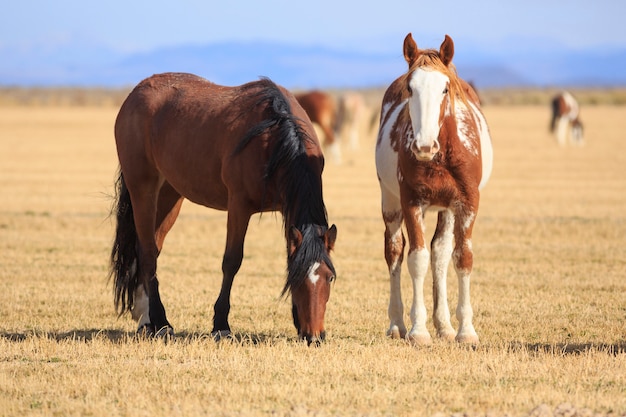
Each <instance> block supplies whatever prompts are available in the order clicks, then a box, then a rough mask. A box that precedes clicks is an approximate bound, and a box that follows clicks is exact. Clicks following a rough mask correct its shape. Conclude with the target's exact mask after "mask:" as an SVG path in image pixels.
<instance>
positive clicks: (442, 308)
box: [430, 210, 456, 340]
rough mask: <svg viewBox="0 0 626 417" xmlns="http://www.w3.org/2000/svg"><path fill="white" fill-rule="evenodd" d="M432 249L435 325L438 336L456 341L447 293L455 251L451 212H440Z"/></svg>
mask: <svg viewBox="0 0 626 417" xmlns="http://www.w3.org/2000/svg"><path fill="white" fill-rule="evenodd" d="M430 248H431V254H432V255H431V269H432V273H433V303H434V308H433V323H434V325H435V329H436V330H437V336H439V337H440V338H442V339H446V340H454V336H455V335H456V332H455V331H454V328H453V327H452V324H451V322H450V309H449V307H448V292H447V278H448V266H449V265H450V259H451V256H452V250H453V249H454V215H453V214H452V212H451V211H449V210H444V211H440V212H439V214H438V218H437V228H436V230H435V234H434V235H433V240H432V242H431V247H430Z"/></svg>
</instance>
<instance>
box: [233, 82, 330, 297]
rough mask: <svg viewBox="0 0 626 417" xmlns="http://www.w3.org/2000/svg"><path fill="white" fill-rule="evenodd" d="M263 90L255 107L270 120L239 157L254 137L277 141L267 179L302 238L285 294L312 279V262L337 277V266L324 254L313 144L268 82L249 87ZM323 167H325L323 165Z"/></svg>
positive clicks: (253, 132)
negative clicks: (311, 158) (268, 134)
mask: <svg viewBox="0 0 626 417" xmlns="http://www.w3.org/2000/svg"><path fill="white" fill-rule="evenodd" d="M259 84H260V85H261V89H260V90H259V91H258V92H256V93H255V95H254V99H255V100H256V102H255V105H257V106H261V105H264V106H266V109H267V111H266V119H264V120H263V121H261V122H260V123H259V124H257V125H256V126H254V127H252V128H251V129H250V130H248V132H247V133H246V135H245V136H244V137H243V138H242V139H241V141H240V142H239V144H238V146H237V148H236V149H235V154H236V153H238V152H240V151H241V150H243V149H244V148H245V147H246V146H247V145H248V144H249V143H250V142H251V141H252V140H253V139H254V138H255V137H257V136H259V135H262V134H264V133H266V132H268V131H272V132H273V133H274V138H275V140H276V142H275V144H274V145H273V148H272V150H271V154H270V157H269V160H268V162H267V165H266V167H265V174H264V178H265V180H266V183H267V182H269V181H272V180H274V179H275V180H276V181H273V183H275V184H276V186H277V187H279V190H278V194H279V195H280V196H281V197H282V202H281V208H282V215H283V227H284V228H289V227H290V226H292V225H294V226H296V227H297V228H298V230H300V232H301V233H302V244H301V246H300V248H299V250H297V251H296V252H295V253H294V254H293V256H290V257H289V259H288V265H287V269H288V271H287V282H286V283H285V287H284V289H283V291H282V294H283V295H284V294H286V293H287V292H288V291H289V290H290V289H293V288H296V287H297V286H299V285H300V284H301V283H302V282H303V281H304V280H305V279H306V277H307V275H308V268H310V265H311V264H312V263H313V262H316V261H323V262H325V263H326V265H328V267H329V268H330V269H331V270H332V271H333V274H334V273H335V271H334V267H333V264H332V261H331V259H330V257H329V255H328V253H327V251H326V250H325V248H324V240H323V236H324V233H326V231H327V230H328V217H327V212H326V206H325V205H324V200H323V199H322V184H321V175H320V174H321V173H316V172H315V171H314V169H313V167H312V165H311V163H310V162H309V161H308V158H309V156H308V155H307V152H306V146H305V145H306V143H307V142H309V143H311V142H312V141H313V139H311V136H309V134H308V133H307V132H306V131H305V130H304V129H303V127H302V125H301V124H300V123H301V122H302V120H301V119H299V118H298V117H296V116H295V115H294V114H293V113H292V111H291V105H290V104H289V100H288V99H287V97H285V95H284V94H283V93H282V91H281V90H280V88H278V86H277V85H276V84H274V82H272V81H271V80H270V79H268V78H261V80H260V81H258V83H250V84H249V85H248V86H246V87H245V88H246V89H247V88H253V87H254V86H255V85H256V86H258V85H259ZM322 165H323V162H322Z"/></svg>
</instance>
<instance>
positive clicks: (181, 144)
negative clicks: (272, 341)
mask: <svg viewBox="0 0 626 417" xmlns="http://www.w3.org/2000/svg"><path fill="white" fill-rule="evenodd" d="M115 139H116V144H117V153H118V156H119V162H120V174H119V178H118V181H117V207H116V217H117V229H116V234H115V241H114V245H113V249H112V251H111V267H112V269H111V276H112V277H113V279H114V283H115V288H114V293H115V294H114V295H115V305H116V309H117V310H118V312H119V313H120V315H121V314H123V313H125V312H128V311H130V313H131V315H132V317H133V319H135V320H136V321H137V322H138V324H139V330H138V331H139V332H146V333H147V334H150V335H157V336H161V335H168V334H173V328H172V326H171V324H170V323H169V321H168V320H167V318H166V316H165V308H164V307H163V304H162V302H161V299H160V295H159V287H158V285H159V284H158V280H157V275H156V272H157V271H156V270H157V257H158V256H159V254H160V253H161V249H162V247H163V241H164V239H165V236H166V235H167V233H168V232H169V231H170V229H171V228H172V226H173V225H174V222H175V221H176V217H177V216H178V213H179V211H180V208H181V205H182V202H183V199H185V198H187V199H189V200H191V201H193V202H195V203H198V204H201V205H204V206H207V207H210V208H214V209H218V210H227V211H228V220H227V235H226V249H225V251H224V258H223V261H222V272H223V278H222V288H221V291H220V293H219V297H218V298H217V301H216V303H215V307H214V312H215V315H214V318H213V330H212V333H213V335H214V336H215V337H221V336H224V335H228V334H229V333H230V326H229V323H228V314H229V311H230V292H231V287H232V284H233V279H234V277H235V274H236V273H237V271H238V270H239V267H240V266H241V262H242V259H243V246H244V238H245V236H246V231H247V228H248V223H249V220H250V217H251V216H252V214H254V213H258V212H264V211H274V210H279V211H280V212H281V213H282V217H283V224H284V229H285V238H286V243H287V245H286V248H287V282H286V284H285V286H284V288H283V295H284V294H286V293H288V292H289V293H291V298H292V314H293V320H294V324H295V326H296V329H297V331H298V334H299V336H300V337H302V338H304V339H306V340H307V341H308V342H309V344H310V343H312V342H319V341H321V340H323V339H324V336H325V332H324V313H325V310H326V303H327V301H328V298H329V295H330V283H331V282H332V281H333V280H334V278H335V268H334V266H333V264H332V262H331V259H330V257H329V252H330V251H331V250H332V249H333V247H334V245H335V238H336V236H337V229H336V227H335V226H334V225H333V226H331V227H328V221H327V214H326V207H325V205H324V201H323V199H322V177H321V176H322V169H323V167H324V157H323V155H322V152H321V150H320V145H319V142H318V140H317V137H316V135H315V132H314V130H313V127H312V126H311V122H310V121H309V118H308V117H307V115H306V113H305V112H304V110H303V109H302V108H301V107H300V106H299V105H298V102H297V101H296V100H295V98H294V97H293V95H291V94H290V93H289V92H287V91H286V90H285V89H284V88H282V87H279V86H277V85H276V84H274V83H273V82H272V81H270V80H269V79H261V80H259V81H255V82H250V83H248V84H244V85H242V86H238V87H223V86H220V85H216V84H213V83H211V82H209V81H206V80H205V79H203V78H200V77H197V76H194V75H191V74H180V73H167V74H160V75H154V76H152V77H150V78H147V79H145V80H144V81H142V82H141V83H139V84H138V85H137V86H136V87H135V89H134V90H133V91H132V92H131V93H130V95H129V96H128V98H127V99H126V101H125V102H124V104H123V105H122V107H121V109H120V111H119V114H118V116H117V120H116V122H115Z"/></svg>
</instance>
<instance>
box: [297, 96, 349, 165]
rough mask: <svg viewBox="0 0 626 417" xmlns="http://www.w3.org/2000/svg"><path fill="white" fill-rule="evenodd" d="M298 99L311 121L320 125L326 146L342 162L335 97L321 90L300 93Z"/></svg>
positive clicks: (332, 155)
mask: <svg viewBox="0 0 626 417" xmlns="http://www.w3.org/2000/svg"><path fill="white" fill-rule="evenodd" d="M295 96H296V100H298V103H300V105H301V106H302V108H303V109H304V111H306V113H307V114H308V115H309V118H310V119H311V121H312V122H313V123H314V124H315V125H317V126H319V129H320V130H321V131H322V133H323V135H324V140H323V144H324V148H326V150H327V153H328V154H329V155H330V156H331V158H332V159H333V162H336V163H340V162H341V148H340V146H339V141H337V103H336V102H335V98H334V97H333V96H331V95H330V94H328V93H325V92H323V91H319V90H312V91H308V92H303V93H298V94H296V95H295Z"/></svg>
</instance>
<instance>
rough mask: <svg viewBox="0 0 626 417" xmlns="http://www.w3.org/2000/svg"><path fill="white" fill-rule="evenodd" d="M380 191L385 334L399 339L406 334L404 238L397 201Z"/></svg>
mask: <svg viewBox="0 0 626 417" xmlns="http://www.w3.org/2000/svg"><path fill="white" fill-rule="evenodd" d="M381 191H382V211H383V220H384V222H385V260H386V261H387V267H388V269H389V287H390V288H389V289H390V293H389V309H388V311H387V312H388V314H389V329H388V330H387V336H389V337H391V338H392V339H400V338H404V337H405V336H406V327H405V325H404V318H403V314H404V306H403V304H402V290H401V282H400V276H401V271H402V261H403V258H404V245H405V239H404V235H403V234H402V208H401V207H400V203H399V201H398V202H397V204H393V203H392V202H393V201H395V200H397V198H396V197H393V196H392V194H391V193H389V192H385V190H384V187H382V186H381Z"/></svg>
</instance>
